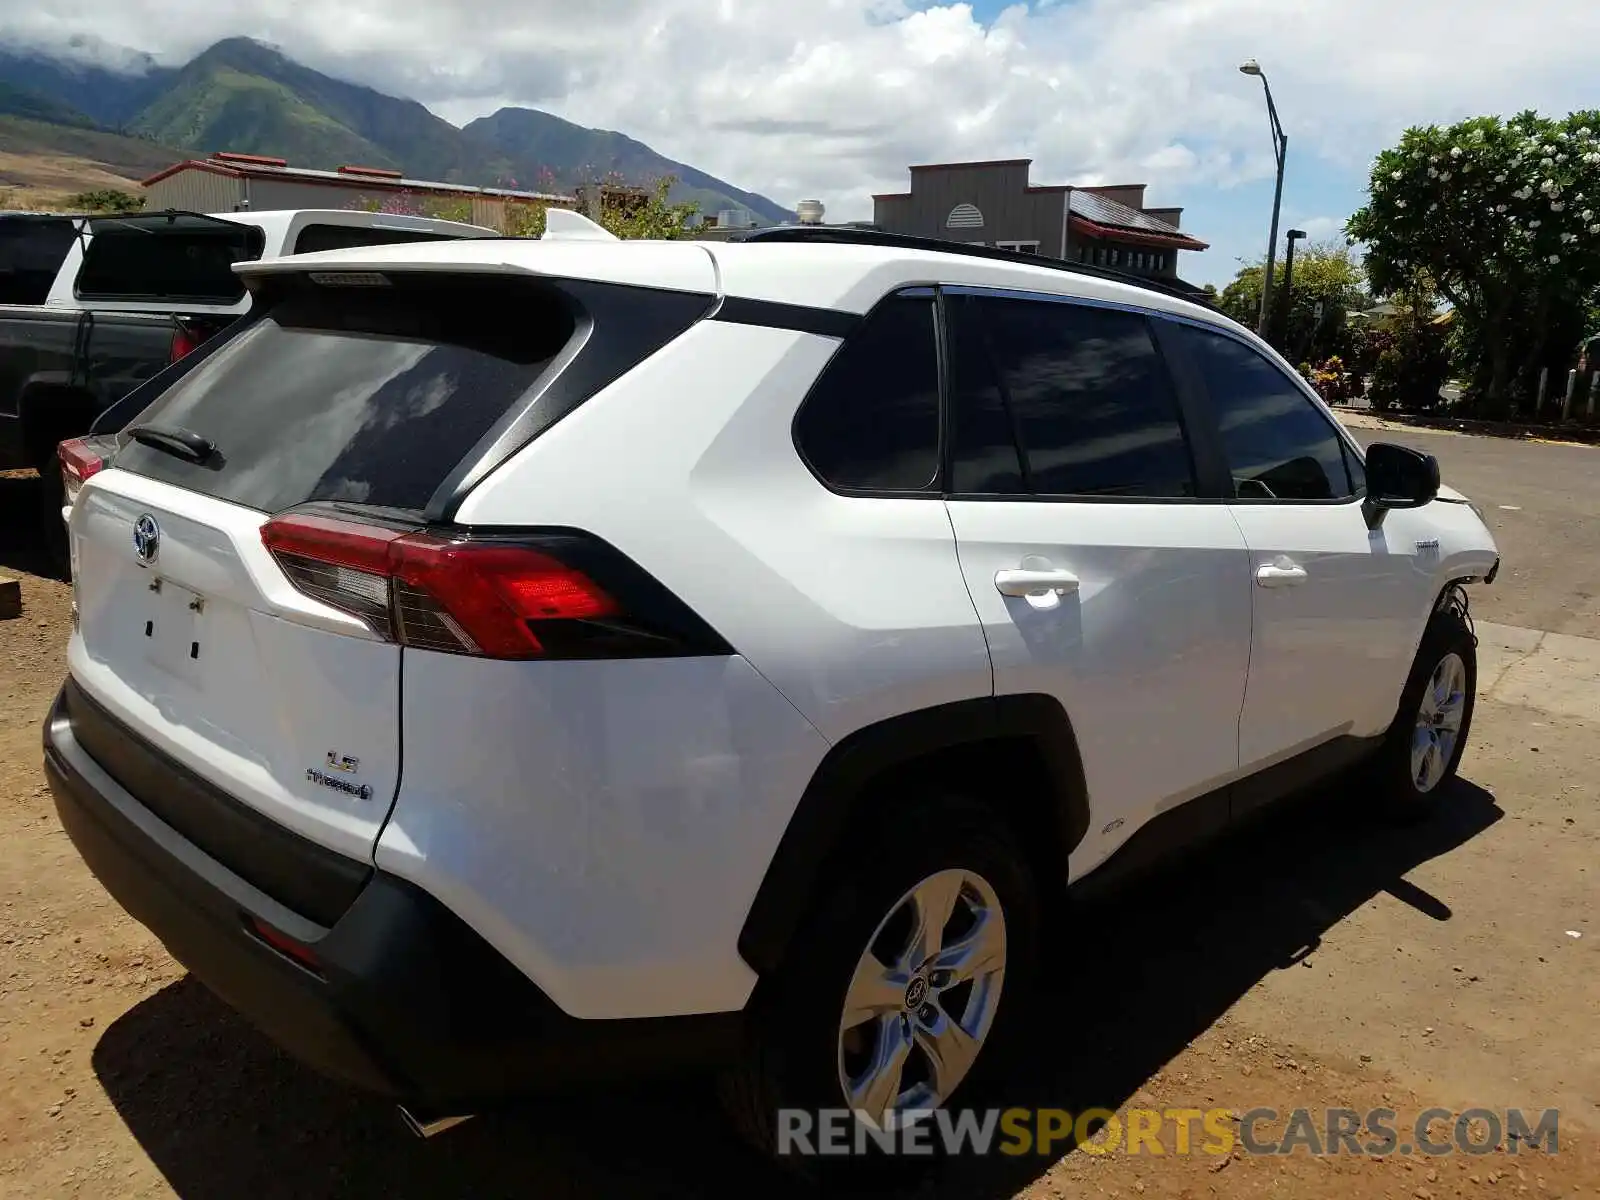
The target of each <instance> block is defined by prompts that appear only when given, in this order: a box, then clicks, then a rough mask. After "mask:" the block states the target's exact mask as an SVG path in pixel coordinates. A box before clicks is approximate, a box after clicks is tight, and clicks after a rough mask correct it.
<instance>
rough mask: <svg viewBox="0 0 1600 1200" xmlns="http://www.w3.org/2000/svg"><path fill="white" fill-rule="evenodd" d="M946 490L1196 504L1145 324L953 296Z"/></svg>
mask: <svg viewBox="0 0 1600 1200" xmlns="http://www.w3.org/2000/svg"><path fill="white" fill-rule="evenodd" d="M948 311H949V314H950V316H949V319H950V325H951V337H950V340H951V358H952V362H951V393H952V402H953V404H954V408H955V412H954V424H953V428H954V436H955V447H954V449H955V465H954V471H953V475H954V478H953V480H952V490H954V491H956V492H969V493H991V494H993V493H1001V494H1004V493H1007V492H1018V491H1031V492H1033V493H1035V494H1037V495H1049V496H1123V497H1148V498H1151V499H1168V498H1176V497H1186V496H1193V495H1194V494H1195V480H1194V465H1193V462H1192V460H1191V458H1190V455H1189V448H1188V444H1187V442H1186V441H1185V439H1184V434H1183V427H1182V424H1181V422H1180V420H1179V416H1178V404H1177V399H1176V397H1175V396H1174V395H1173V392H1172V387H1171V384H1170V381H1169V380H1168V377H1167V373H1166V367H1165V365H1164V364H1163V363H1162V361H1161V359H1160V357H1159V356H1158V355H1157V352H1156V348H1155V345H1154V343H1153V342H1152V341H1151V338H1150V329H1149V326H1148V325H1147V324H1146V322H1145V319H1144V318H1143V317H1141V316H1139V315H1137V314H1135V313H1128V312H1121V311H1117V310H1114V309H1105V308H1094V307H1090V306H1087V305H1076V304H1062V303H1053V302H1050V301H1041V300H1020V299H1011V298H1003V297H989V296H952V297H950V303H949V309H948Z"/></svg>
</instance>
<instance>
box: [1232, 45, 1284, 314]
mask: <svg viewBox="0 0 1600 1200" xmlns="http://www.w3.org/2000/svg"><path fill="white" fill-rule="evenodd" d="M1239 71H1240V73H1241V74H1244V75H1254V76H1255V77H1256V78H1258V79H1260V80H1261V88H1262V90H1263V91H1265V92H1266V94H1267V117H1268V119H1269V120H1270V121H1271V122H1272V153H1273V157H1275V158H1276V159H1277V160H1278V182H1277V185H1276V187H1275V188H1274V190H1273V193H1272V232H1271V233H1269V234H1268V235H1267V273H1266V275H1265V276H1263V277H1262V280H1261V313H1260V316H1259V317H1258V318H1257V321H1256V332H1257V333H1259V334H1260V335H1261V336H1262V337H1266V336H1267V324H1268V322H1269V321H1270V320H1271V316H1272V272H1273V270H1274V269H1275V268H1276V267H1277V265H1278V261H1277V260H1278V214H1279V211H1280V210H1281V209H1282V207H1283V164H1284V161H1285V160H1286V159H1287V158H1288V156H1289V136H1288V134H1286V133H1284V132H1283V123H1282V122H1281V121H1279V120H1278V106H1277V105H1276V104H1274V103H1273V100H1272V85H1271V84H1269V83H1268V82H1267V73H1266V72H1265V71H1263V70H1262V69H1261V64H1260V63H1258V62H1257V61H1256V60H1255V59H1253V58H1249V59H1246V60H1245V61H1244V62H1242V63H1240V64H1239Z"/></svg>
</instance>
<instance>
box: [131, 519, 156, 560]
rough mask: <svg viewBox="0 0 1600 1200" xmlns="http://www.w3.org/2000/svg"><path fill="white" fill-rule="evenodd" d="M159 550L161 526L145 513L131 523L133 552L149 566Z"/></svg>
mask: <svg viewBox="0 0 1600 1200" xmlns="http://www.w3.org/2000/svg"><path fill="white" fill-rule="evenodd" d="M160 551H161V526H159V525H157V524H156V519H155V518H154V517H152V516H151V515H150V514H149V513H145V514H144V516H142V517H140V518H139V519H138V520H137V521H135V522H134V523H133V552H134V553H135V554H137V555H138V556H139V561H140V562H142V563H143V564H144V565H145V566H147V567H148V566H149V565H150V564H151V563H153V562H155V561H156V555H157V554H158V553H160Z"/></svg>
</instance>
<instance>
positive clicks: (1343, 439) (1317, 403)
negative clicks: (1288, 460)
mask: <svg viewBox="0 0 1600 1200" xmlns="http://www.w3.org/2000/svg"><path fill="white" fill-rule="evenodd" d="M1155 315H1156V316H1157V317H1158V322H1157V323H1158V324H1159V323H1160V322H1161V321H1166V322H1170V323H1172V324H1174V325H1188V326H1191V327H1193V328H1195V329H1199V330H1203V331H1204V332H1206V333H1212V334H1216V335H1217V336H1219V337H1225V338H1227V339H1228V340H1230V341H1233V342H1237V343H1238V344H1239V345H1241V346H1243V347H1244V348H1245V349H1246V350H1249V351H1250V352H1251V353H1252V354H1254V355H1255V356H1256V357H1257V358H1259V359H1260V360H1261V361H1262V362H1263V363H1265V364H1266V365H1267V366H1268V367H1270V368H1272V369H1273V370H1274V371H1276V372H1277V373H1278V374H1279V375H1280V376H1282V377H1283V378H1285V379H1287V380H1290V381H1292V383H1293V388H1294V390H1295V391H1297V392H1299V393H1300V395H1301V396H1302V397H1304V398H1305V400H1306V401H1307V403H1308V404H1309V405H1310V406H1311V410H1312V411H1313V412H1314V413H1316V415H1317V416H1318V418H1320V419H1321V420H1322V421H1324V422H1326V423H1327V424H1328V425H1329V426H1330V427H1331V428H1332V430H1333V436H1334V439H1335V440H1336V441H1337V442H1338V443H1339V448H1340V451H1341V454H1342V455H1343V456H1344V469H1345V474H1346V476H1347V477H1348V478H1347V483H1348V484H1349V486H1350V489H1351V495H1349V496H1340V497H1337V498H1335V499H1332V500H1305V499H1299V498H1295V497H1277V496H1240V495H1238V494H1237V493H1236V489H1235V487H1234V483H1233V471H1232V469H1231V468H1230V467H1229V466H1228V463H1227V458H1226V454H1225V452H1223V451H1222V425H1221V422H1220V421H1219V420H1218V419H1217V413H1216V410H1215V409H1214V408H1213V407H1212V406H1211V396H1210V393H1209V391H1208V390H1207V389H1206V386H1205V381H1204V379H1203V378H1202V377H1201V376H1200V373H1199V369H1198V366H1197V365H1196V364H1194V363H1192V362H1191V361H1190V360H1189V356H1188V353H1187V351H1186V350H1184V349H1183V348H1182V346H1181V344H1180V343H1179V342H1178V339H1176V338H1172V337H1170V336H1169V337H1168V339H1167V341H1168V343H1169V344H1170V345H1171V346H1172V347H1173V353H1174V354H1175V355H1176V356H1177V357H1178V358H1181V359H1182V360H1183V361H1184V362H1185V363H1187V364H1188V369H1189V370H1191V371H1192V372H1193V380H1192V382H1193V383H1194V384H1195V385H1196V386H1197V387H1198V388H1199V396H1198V398H1199V400H1200V403H1199V405H1198V406H1197V408H1198V418H1199V421H1200V423H1201V424H1202V425H1203V426H1204V428H1205V431H1206V438H1207V440H1209V441H1211V442H1212V443H1213V445H1214V446H1215V448H1216V450H1217V451H1218V452H1219V453H1222V455H1223V457H1222V463H1221V465H1222V470H1223V474H1224V483H1225V487H1226V491H1227V493H1228V495H1227V502H1228V503H1229V504H1248V505H1266V504H1275V505H1289V504H1294V505H1305V506H1309V507H1316V508H1338V507H1359V506H1360V505H1362V504H1363V503H1365V501H1366V497H1367V489H1366V486H1365V482H1364V480H1365V474H1366V463H1367V458H1366V455H1365V453H1363V451H1362V449H1361V445H1360V443H1358V442H1357V441H1356V440H1355V438H1354V437H1352V436H1351V435H1350V432H1349V430H1347V429H1346V428H1345V427H1344V426H1343V425H1341V424H1340V423H1339V422H1338V420H1336V419H1335V418H1333V417H1332V416H1330V415H1329V414H1328V413H1327V412H1326V411H1325V410H1324V409H1323V406H1322V397H1320V396H1318V395H1317V394H1316V392H1315V391H1313V390H1312V388H1311V385H1310V384H1308V383H1307V382H1306V381H1305V380H1304V379H1303V378H1301V377H1300V375H1299V374H1298V373H1297V372H1295V371H1286V370H1284V369H1283V368H1282V367H1281V366H1279V365H1278V364H1277V363H1276V362H1274V361H1273V360H1272V359H1271V358H1270V357H1269V356H1268V355H1265V354H1263V353H1262V352H1261V350H1260V348H1259V347H1257V346H1255V345H1253V344H1252V343H1251V342H1250V340H1249V339H1248V338H1244V337H1240V336H1239V334H1238V333H1236V332H1235V331H1233V330H1231V329H1227V328H1224V327H1223V326H1221V325H1213V324H1211V323H1210V322H1209V321H1197V320H1194V319H1193V318H1191V317H1185V316H1180V315H1179V314H1177V313H1165V312H1159V311H1158V312H1156V314H1155ZM1351 457H1353V458H1354V459H1355V461H1356V462H1358V463H1360V464H1361V467H1362V475H1363V483H1362V485H1361V486H1359V487H1358V486H1357V485H1356V479H1355V476H1354V474H1353V473H1352V472H1351V470H1350V458H1351Z"/></svg>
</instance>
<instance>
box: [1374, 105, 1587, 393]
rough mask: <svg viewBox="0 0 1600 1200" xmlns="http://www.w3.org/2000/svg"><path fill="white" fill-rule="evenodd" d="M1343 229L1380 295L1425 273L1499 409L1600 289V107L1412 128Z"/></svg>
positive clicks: (1478, 389) (1401, 289) (1478, 383)
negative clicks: (1362, 248) (1361, 252)
mask: <svg viewBox="0 0 1600 1200" xmlns="http://www.w3.org/2000/svg"><path fill="white" fill-rule="evenodd" d="M1346 232H1347V233H1348V234H1349V236H1350V237H1351V238H1352V239H1353V240H1357V241H1360V242H1363V243H1365V245H1366V267H1367V274H1368V277H1369V279H1370V280H1371V282H1372V285H1373V288H1374V290H1375V291H1376V292H1378V293H1379V294H1381V295H1399V294H1403V293H1405V292H1407V291H1408V290H1415V288H1416V287H1417V286H1418V284H1417V280H1418V279H1419V278H1424V279H1426V281H1427V283H1426V286H1428V287H1429V288H1432V289H1435V290H1437V292H1438V293H1439V294H1440V295H1441V296H1442V297H1443V298H1444V299H1445V301H1447V302H1448V303H1449V305H1450V307H1451V308H1452V309H1453V310H1454V315H1455V321H1456V325H1457V330H1458V332H1457V335H1456V339H1455V340H1456V345H1457V347H1458V351H1459V354H1460V356H1461V358H1462V360H1463V363H1462V365H1463V366H1465V367H1466V368H1467V369H1468V370H1469V371H1470V372H1471V374H1472V376H1473V388H1472V393H1473V395H1474V397H1475V399H1477V400H1479V401H1480V402H1481V404H1482V407H1483V408H1484V409H1485V411H1487V412H1489V413H1491V414H1493V415H1499V414H1501V413H1503V412H1504V411H1505V410H1506V409H1507V407H1508V406H1509V405H1510V403H1511V401H1512V397H1513V393H1514V389H1517V381H1518V378H1519V377H1522V378H1523V379H1524V380H1525V378H1526V376H1527V375H1528V373H1529V372H1530V371H1531V372H1534V373H1536V371H1537V367H1538V365H1540V364H1541V363H1542V362H1544V361H1545V359H1546V358H1547V356H1548V354H1549V352H1550V344H1551V339H1552V336H1553V332H1554V331H1555V330H1557V329H1559V328H1565V327H1570V325H1571V323H1572V322H1571V320H1570V314H1571V313H1572V311H1573V310H1574V309H1575V308H1580V307H1581V306H1582V305H1584V304H1585V303H1587V302H1588V299H1589V298H1590V297H1592V296H1593V295H1594V293H1595V291H1596V289H1597V287H1600V111H1589V112H1577V113H1573V114H1571V115H1570V116H1568V117H1566V118H1565V119H1564V120H1560V121H1556V120H1552V119H1550V118H1546V117H1541V116H1539V115H1538V114H1537V113H1534V112H1524V113H1521V114H1519V115H1518V116H1516V117H1513V118H1512V119H1510V120H1509V121H1504V120H1501V119H1500V118H1499V117H1474V118H1472V119H1471V120H1467V121H1462V122H1460V123H1459V124H1456V125H1452V126H1450V127H1448V128H1440V127H1439V126H1434V125H1430V126H1427V127H1419V128H1413V129H1409V130H1407V131H1406V133H1405V134H1404V135H1403V136H1402V137H1401V139H1400V144H1399V145H1398V146H1396V147H1394V148H1393V149H1389V150H1385V151H1383V152H1382V153H1381V154H1379V155H1378V157H1377V159H1376V161H1375V162H1374V164H1373V167H1372V176H1371V180H1370V182H1369V184H1368V200H1367V204H1366V205H1365V206H1364V207H1363V208H1362V209H1361V210H1360V211H1358V212H1357V213H1356V214H1355V215H1354V216H1353V217H1351V218H1350V222H1349V224H1348V226H1347V227H1346ZM1565 349H1566V348H1565V347H1563V350H1565ZM1525 387H1526V384H1525V383H1524V384H1523V385H1522V388H1523V389H1525Z"/></svg>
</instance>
